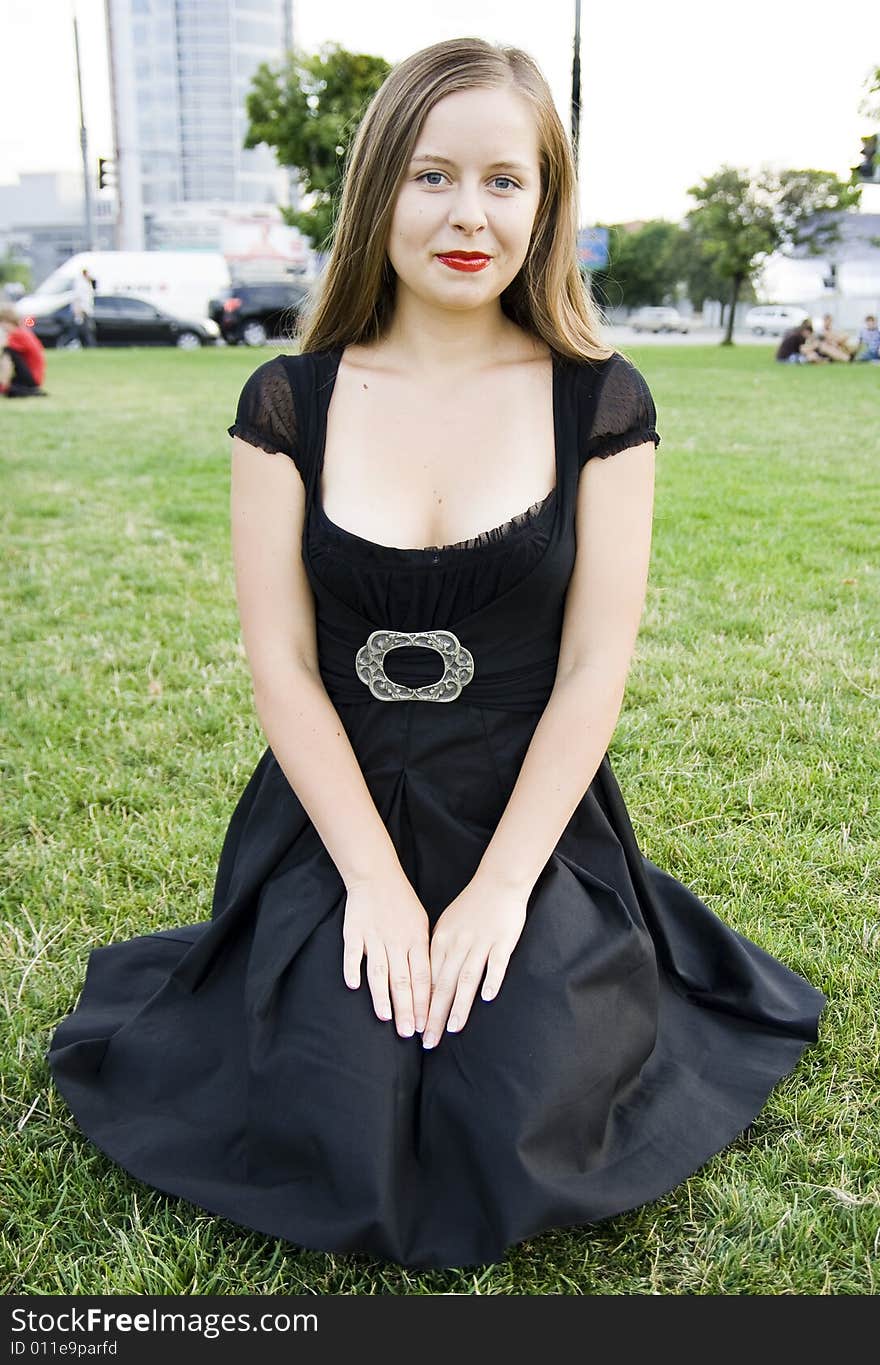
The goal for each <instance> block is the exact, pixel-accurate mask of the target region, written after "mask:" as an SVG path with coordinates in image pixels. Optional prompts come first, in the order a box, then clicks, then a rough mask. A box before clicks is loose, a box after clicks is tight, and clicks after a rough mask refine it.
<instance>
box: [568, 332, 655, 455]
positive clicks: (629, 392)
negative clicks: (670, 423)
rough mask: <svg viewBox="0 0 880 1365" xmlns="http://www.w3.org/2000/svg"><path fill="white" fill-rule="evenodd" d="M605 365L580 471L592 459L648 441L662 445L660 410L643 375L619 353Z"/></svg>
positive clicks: (581, 452)
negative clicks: (658, 421)
mask: <svg viewBox="0 0 880 1365" xmlns="http://www.w3.org/2000/svg"><path fill="white" fill-rule="evenodd" d="M606 365H607V368H606V372H605V376H604V378H603V380H602V381H601V387H600V389H599V394H598V398H597V401H596V406H595V410H594V416H593V421H592V424H591V426H590V431H589V436H588V438H587V441H586V444H584V445H582V447H581V450H580V466H581V468H583V466H584V465H585V464H586V462H587V460H589V459H591V458H592V457H593V456H599V457H600V458H605V457H606V456H608V455H616V454H617V453H618V451H621V450H627V449H628V448H629V447H630V446H637V445H642V444H643V443H644V442H645V441H653V442H654V445H655V447H656V446H658V445H659V444H660V437H659V435H658V434H657V427H656V422H657V411H656V408H655V407H654V400H653V398H652V397H651V390H650V389H649V388H648V385H647V383H646V381H645V379H644V376H643V375H642V374H641V373H640V371H639V370H637V369H636V367H635V365H633V363H632V361H630V360H627V358H626V357H625V356H623V355H621V354H620V352H619V351H616V352H615V353H614V355H613V356H610V357H609V359H608V361H607V362H606Z"/></svg>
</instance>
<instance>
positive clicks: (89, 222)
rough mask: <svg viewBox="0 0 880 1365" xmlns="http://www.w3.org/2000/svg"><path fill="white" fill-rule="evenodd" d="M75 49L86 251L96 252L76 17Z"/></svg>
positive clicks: (74, 20)
mask: <svg viewBox="0 0 880 1365" xmlns="http://www.w3.org/2000/svg"><path fill="white" fill-rule="evenodd" d="M73 47H74V51H75V53H76V91H77V96H78V98H79V146H80V151H81V152H82V167H83V197H84V202H85V212H86V251H94V250H95V222H94V214H93V212H92V178H91V175H90V173H89V140H88V135H87V134H86V120H85V115H84V114H83V92H82V76H81V74H80V69H79V30H78V29H77V24H76V15H74V16H73Z"/></svg>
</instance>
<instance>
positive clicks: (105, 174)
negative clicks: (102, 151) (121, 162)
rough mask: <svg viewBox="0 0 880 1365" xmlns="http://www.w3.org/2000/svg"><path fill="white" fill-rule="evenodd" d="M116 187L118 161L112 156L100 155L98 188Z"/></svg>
mask: <svg viewBox="0 0 880 1365" xmlns="http://www.w3.org/2000/svg"><path fill="white" fill-rule="evenodd" d="M115 188H116V162H115V161H114V160H113V158H112V157H109V156H99V157H98V189H99V190H106V189H115Z"/></svg>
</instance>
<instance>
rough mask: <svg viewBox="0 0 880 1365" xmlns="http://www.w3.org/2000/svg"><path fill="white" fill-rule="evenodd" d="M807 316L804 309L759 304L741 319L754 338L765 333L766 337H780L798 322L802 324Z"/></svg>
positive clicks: (776, 304) (779, 304) (787, 305)
mask: <svg viewBox="0 0 880 1365" xmlns="http://www.w3.org/2000/svg"><path fill="white" fill-rule="evenodd" d="M809 316H810V315H809V313H808V312H807V310H806V308H797V307H795V306H794V305H789V304H781V303H761V304H759V305H758V306H757V308H750V309H749V311H748V312H747V313H746V315H745V318H744V319H743V326H744V327H747V328H748V329H749V331H750V332H751V333H752V335H753V336H756V337H762V336H763V335H764V334H765V332H766V333H767V335H768V336H781V335H782V333H783V332H788V331H790V330H791V328H792V327H797V325H798V323H799V322H803V321H804V318H808V317H809Z"/></svg>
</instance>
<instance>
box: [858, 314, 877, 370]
mask: <svg viewBox="0 0 880 1365" xmlns="http://www.w3.org/2000/svg"><path fill="white" fill-rule="evenodd" d="M855 358H856V360H873V362H874V364H875V365H877V364H880V329H878V327H877V319H876V317H875V316H874V314H873V313H869V314H868V316H867V317H866V318H865V325H864V327H863V328H862V330H861V331H860V332H859V349H858V350H857V351H856V356H855Z"/></svg>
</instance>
